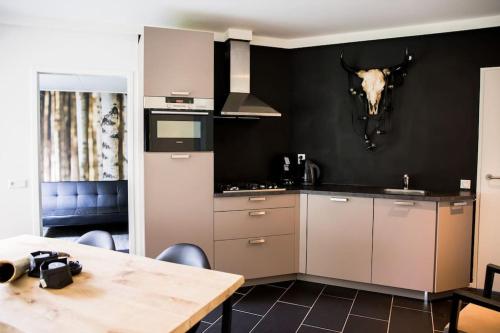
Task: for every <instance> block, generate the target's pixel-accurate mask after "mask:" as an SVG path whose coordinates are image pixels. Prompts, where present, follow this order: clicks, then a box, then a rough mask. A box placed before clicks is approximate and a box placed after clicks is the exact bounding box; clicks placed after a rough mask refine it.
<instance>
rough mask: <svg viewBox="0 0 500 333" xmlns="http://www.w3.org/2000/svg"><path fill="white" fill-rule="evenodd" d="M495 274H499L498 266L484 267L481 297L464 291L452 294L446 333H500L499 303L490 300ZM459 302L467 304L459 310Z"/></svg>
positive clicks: (499, 268)
mask: <svg viewBox="0 0 500 333" xmlns="http://www.w3.org/2000/svg"><path fill="white" fill-rule="evenodd" d="M496 273H497V274H500V266H497V265H493V264H489V265H488V266H486V276H485V278H484V290H483V295H478V294H476V293H473V292H470V291H466V290H457V291H455V292H454V293H453V298H452V303H451V314H450V324H449V325H448V333H457V332H459V330H460V331H464V332H470V333H474V332H481V333H488V332H500V313H499V312H500V302H499V301H496V300H494V299H492V298H491V295H492V291H493V279H494V276H495V274H496ZM461 302H468V303H469V304H468V305H467V306H465V307H464V308H463V309H462V310H460V307H461V304H460V303H461ZM459 317H460V318H461V320H460V322H459ZM445 331H446V330H445Z"/></svg>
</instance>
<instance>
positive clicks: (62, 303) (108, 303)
mask: <svg viewBox="0 0 500 333" xmlns="http://www.w3.org/2000/svg"><path fill="white" fill-rule="evenodd" d="M37 250H51V251H60V252H66V253H69V254H71V256H72V257H73V258H74V259H76V260H78V261H80V263H81V264H82V266H83V271H82V273H81V274H80V275H77V276H75V277H73V283H72V284H71V285H69V286H67V287H65V288H63V289H60V290H55V289H42V288H39V287H38V283H39V281H38V279H37V278H31V277H28V276H27V275H25V276H23V277H21V278H20V279H18V280H16V281H14V282H11V283H5V284H0V332H25V333H28V332H50V333H53V332H151V333H152V332H185V331H186V330H187V329H189V328H190V327H192V326H193V325H194V324H196V323H197V322H199V321H200V320H201V319H202V318H203V317H204V316H205V315H207V314H208V313H209V312H210V311H212V310H213V309H215V308H216V307H217V306H218V305H219V304H221V303H222V302H223V301H224V300H226V299H227V298H228V297H229V296H230V295H231V294H232V293H233V292H235V291H236V290H237V289H238V288H239V287H240V286H241V285H242V284H243V282H244V279H243V277H242V276H240V275H234V274H228V273H222V272H217V271H213V270H206V269H200V268H195V267H189V266H184V265H177V264H172V263H167V262H162V261H159V260H154V259H150V258H145V257H140V256H134V255H129V254H125V253H120V252H115V251H109V250H104V249H99V248H95V247H90V246H86V245H80V244H75V243H71V242H67V241H63V240H57V239H51V238H42V237H36V236H19V237H14V238H9V239H5V240H0V259H16V258H19V257H23V256H26V255H29V253H30V252H33V251H37Z"/></svg>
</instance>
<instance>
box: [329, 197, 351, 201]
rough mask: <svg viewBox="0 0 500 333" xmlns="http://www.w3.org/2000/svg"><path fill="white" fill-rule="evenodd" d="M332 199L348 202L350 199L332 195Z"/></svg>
mask: <svg viewBox="0 0 500 333" xmlns="http://www.w3.org/2000/svg"><path fill="white" fill-rule="evenodd" d="M330 200H331V201H335V202H347V201H349V198H337V197H331V198H330Z"/></svg>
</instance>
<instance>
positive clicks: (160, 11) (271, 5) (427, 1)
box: [0, 0, 500, 39]
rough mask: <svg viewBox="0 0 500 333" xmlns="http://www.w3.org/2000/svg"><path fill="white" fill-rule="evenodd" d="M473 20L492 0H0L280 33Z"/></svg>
mask: <svg viewBox="0 0 500 333" xmlns="http://www.w3.org/2000/svg"><path fill="white" fill-rule="evenodd" d="M478 18H490V19H491V18H494V19H495V20H494V21H493V22H498V25H500V0H177V1H175V0H120V1H115V0H44V1H40V0H0V22H4V23H10V24H30V25H36V24H40V25H51V24H54V25H63V24H66V25H72V24H73V25H79V26H90V27H91V26H103V25H110V26H111V25H114V26H119V27H124V28H125V27H126V28H127V29H130V30H134V29H138V28H139V27H141V26H144V25H151V26H165V27H177V28H185V29H195V30H208V31H214V32H224V31H225V30H226V29H227V28H229V27H233V28H241V29H250V30H253V32H254V35H258V36H266V37H272V38H280V39H300V38H305V37H313V36H322V35H332V34H348V33H353V32H359V31H369V30H382V29H394V28H398V27H405V26H419V25H425V24H436V23H443V22H447V21H460V20H470V19H478ZM490 21H491V20H490ZM488 25H489V26H491V25H496V24H495V23H493V24H492V23H491V22H490V23H489V24H488ZM136 31H138V30H136Z"/></svg>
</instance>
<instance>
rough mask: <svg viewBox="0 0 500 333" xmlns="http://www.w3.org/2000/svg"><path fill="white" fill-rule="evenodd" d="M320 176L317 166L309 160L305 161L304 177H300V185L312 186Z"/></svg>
mask: <svg viewBox="0 0 500 333" xmlns="http://www.w3.org/2000/svg"><path fill="white" fill-rule="evenodd" d="M320 175H321V173H320V171H319V166H318V165H316V163H314V162H313V161H311V160H306V162H305V164H304V175H303V176H302V185H314V184H316V182H317V181H318V178H319V176H320Z"/></svg>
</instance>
